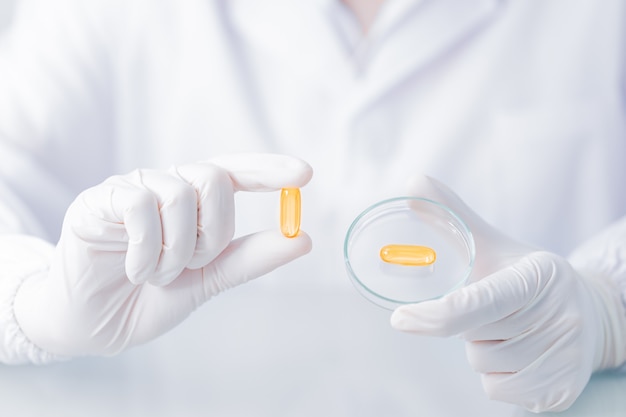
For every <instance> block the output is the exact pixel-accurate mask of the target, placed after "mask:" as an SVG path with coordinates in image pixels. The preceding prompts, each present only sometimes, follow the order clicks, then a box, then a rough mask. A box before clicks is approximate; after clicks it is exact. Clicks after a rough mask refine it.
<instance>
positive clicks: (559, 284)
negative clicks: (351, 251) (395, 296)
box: [391, 177, 626, 412]
mask: <svg viewBox="0 0 626 417" xmlns="http://www.w3.org/2000/svg"><path fill="white" fill-rule="evenodd" d="M410 194H411V195H415V196H420V197H425V198H429V199H432V200H436V201H439V202H441V203H443V204H445V205H447V206H448V207H450V208H451V209H452V210H453V211H454V212H456V213H457V214H458V215H459V216H460V217H461V218H462V219H464V220H465V221H466V222H467V224H468V226H469V228H470V230H471V231H472V233H473V235H474V239H475V244H476V263H475V267H474V270H473V272H472V276H471V278H470V284H468V285H467V286H465V287H463V288H461V289H459V290H457V291H455V292H453V293H451V294H448V295H447V296H444V297H442V298H440V299H437V300H433V301H428V302H423V303H420V304H413V305H405V306H401V307H399V308H397V309H396V310H395V311H394V313H393V315H392V316H391V324H392V326H393V327H394V328H395V329H397V330H401V331H405V332H410V333H414V334H418V335H429V336H442V337H445V336H452V335H458V336H460V337H461V338H462V339H464V340H465V341H466V353H467V358H468V360H469V363H470V365H471V366H472V368H473V369H474V370H476V371H477V372H479V373H480V374H481V376H482V383H483V387H484V390H485V391H486V393H487V395H488V396H489V397H490V398H492V399H495V400H500V401H505V402H509V403H513V404H518V405H520V406H523V407H525V408H526V409H528V410H530V411H534V412H539V411H560V410H564V409H566V408H568V407H569V406H570V405H571V404H572V403H573V402H574V400H575V399H576V398H577V397H578V395H579V394H580V393H581V392H582V390H583V388H584V387H585V385H586V384H587V382H588V380H589V378H590V375H591V374H592V372H593V371H595V370H599V369H605V368H611V367H615V366H619V365H620V364H622V363H623V362H624V361H625V360H626V357H625V355H626V347H625V344H626V314H625V312H624V307H623V305H622V303H621V302H620V296H619V290H618V289H617V288H616V286H615V284H614V283H612V282H611V281H609V280H608V279H605V278H604V277H602V276H582V274H580V273H579V272H577V271H576V270H574V268H573V267H572V266H571V265H570V263H569V262H568V261H567V260H566V259H564V258H562V257H560V256H558V255H555V254H553V253H548V252H545V251H538V250H536V249H534V248H532V247H529V246H527V245H524V244H521V243H518V242H515V241H513V240H512V239H510V238H508V237H506V236H504V235H503V234H501V233H499V232H498V231H497V230H495V229H494V228H493V227H491V226H489V225H488V224H487V223H486V222H484V221H483V220H482V219H481V218H479V217H478V216H477V215H476V214H475V213H473V212H472V211H471V210H470V209H469V208H468V207H467V206H466V205H465V204H464V203H463V202H462V201H461V200H460V199H459V198H458V197H457V196H456V195H455V194H454V193H453V192H452V191H450V190H449V189H447V188H446V187H445V186H443V185H442V184H440V183H438V182H437V181H435V180H433V179H431V178H428V177H417V178H415V180H414V181H412V183H411V185H410Z"/></svg>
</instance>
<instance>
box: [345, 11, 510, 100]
mask: <svg viewBox="0 0 626 417" xmlns="http://www.w3.org/2000/svg"><path fill="white" fill-rule="evenodd" d="M391 1H392V3H390V4H389V5H388V6H389V7H388V8H386V9H385V10H384V11H382V12H381V13H382V14H381V16H380V18H381V19H380V20H379V21H377V22H376V23H375V25H374V27H373V28H372V33H371V35H372V36H371V37H369V38H364V39H363V40H362V44H361V45H359V46H358V47H357V48H355V50H354V61H353V62H354V70H355V76H356V77H357V78H361V79H362V81H367V82H363V83H362V84H363V85H362V87H363V88H361V89H360V90H361V92H362V95H361V97H360V98H359V99H358V102H360V103H361V105H362V106H366V105H367V104H368V103H372V102H374V101H376V99H377V98H379V97H381V96H382V95H384V94H385V93H386V92H388V91H390V89H392V88H394V87H395V86H396V85H398V84H399V83H401V82H402V81H403V80H404V79H406V78H407V77H409V76H411V75H412V74H417V73H419V72H420V70H422V69H425V68H426V67H427V66H428V65H429V64H430V63H432V62H434V61H435V60H437V59H439V58H441V57H443V56H445V54H446V53H447V52H449V51H451V50H452V48H454V47H455V46H457V45H459V44H460V43H462V42H463V41H464V40H467V39H468V38H470V37H471V36H473V35H474V34H476V33H478V32H479V31H480V29H481V28H483V27H485V25H487V24H488V23H489V21H490V18H491V17H492V16H493V15H494V13H495V11H496V10H497V8H498V5H499V4H500V3H502V1H503V0H418V1H413V0H391Z"/></svg>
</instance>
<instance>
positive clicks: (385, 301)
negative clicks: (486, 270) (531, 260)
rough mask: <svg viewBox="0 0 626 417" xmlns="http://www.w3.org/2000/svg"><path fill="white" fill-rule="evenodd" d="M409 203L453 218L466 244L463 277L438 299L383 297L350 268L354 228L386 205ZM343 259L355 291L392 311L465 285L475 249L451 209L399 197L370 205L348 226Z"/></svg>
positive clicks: (434, 202) (465, 225) (418, 198)
mask: <svg viewBox="0 0 626 417" xmlns="http://www.w3.org/2000/svg"><path fill="white" fill-rule="evenodd" d="M410 201H419V202H423V203H427V204H432V205H433V206H435V207H436V208H439V209H441V210H443V211H445V212H446V213H447V214H448V215H449V216H450V217H451V218H453V219H454V220H455V221H456V222H457V223H458V224H459V225H460V226H461V227H462V230H460V232H461V235H462V236H463V240H464V241H465V243H466V246H467V250H468V256H469V262H468V264H467V268H466V273H465V275H464V276H463V277H461V278H460V279H459V280H458V282H457V283H456V285H454V286H453V287H451V288H449V289H448V291H446V292H445V293H443V294H441V295H439V296H438V297H431V298H428V299H421V300H415V301H402V300H397V299H394V298H390V297H387V296H384V295H382V294H380V293H378V292H376V291H373V290H372V289H370V288H369V287H368V286H367V285H365V284H364V283H363V282H362V281H361V280H360V279H359V277H358V275H357V274H356V272H354V269H353V268H352V265H351V263H350V256H349V253H348V252H349V244H350V241H351V237H352V235H353V233H354V231H355V229H356V227H357V226H358V225H359V224H360V223H361V221H362V220H363V219H364V218H365V217H366V216H368V215H370V214H371V213H372V212H373V211H375V210H377V209H380V208H381V207H382V206H387V205H392V204H395V203H401V202H410ZM343 258H344V264H345V267H346V270H347V271H348V275H349V276H350V278H352V282H353V283H354V284H356V288H357V290H359V292H360V293H361V294H362V295H363V296H364V297H365V298H366V299H367V300H369V301H371V302H372V303H374V304H376V305H378V306H380V307H383V308H386V309H388V310H393V309H395V308H396V307H398V306H400V305H403V304H413V303H419V302H423V301H428V300H432V299H436V298H440V297H442V296H444V295H446V294H448V293H450V292H452V291H454V290H456V289H458V288H460V287H461V286H462V285H465V283H466V282H467V280H468V279H469V277H470V275H471V273H472V270H473V267H474V261H475V258H476V247H475V243H474V236H473V235H472V232H471V230H470V228H469V227H468V226H467V223H466V222H465V221H464V220H463V219H462V218H461V217H459V216H458V215H457V214H456V213H455V212H454V211H453V210H452V209H450V208H449V207H448V206H446V205H445V204H442V203H439V202H438V201H435V200H431V199H428V198H423V197H414V196H399V197H393V198H388V199H386V200H382V201H379V202H377V203H374V204H372V205H370V206H369V207H367V208H366V209H365V210H363V211H362V212H361V213H360V214H359V215H358V216H357V217H356V218H355V219H354V220H353V221H352V223H351V224H350V227H349V228H348V231H347V232H346V236H345V238H344V244H343Z"/></svg>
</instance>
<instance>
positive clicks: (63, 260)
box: [14, 154, 312, 356]
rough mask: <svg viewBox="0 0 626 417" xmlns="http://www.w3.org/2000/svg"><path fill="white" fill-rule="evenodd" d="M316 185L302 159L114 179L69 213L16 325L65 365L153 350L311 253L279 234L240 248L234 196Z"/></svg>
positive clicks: (18, 303) (303, 243) (245, 240)
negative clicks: (151, 344)
mask: <svg viewBox="0 0 626 417" xmlns="http://www.w3.org/2000/svg"><path fill="white" fill-rule="evenodd" d="M311 175H312V170H311V168H310V166H309V165H308V164H306V163H305V162H303V161H301V160H298V159H295V158H291V157H287V156H281V155H271V154H237V155H229V156H225V157H221V158H218V159H215V160H212V161H210V162H207V163H196V164H190V165H183V166H178V167H174V168H172V169H170V170H169V171H167V172H165V171H156V170H137V171H134V172H132V173H130V174H128V175H123V176H114V177H111V178H109V179H107V180H106V181H104V182H103V183H102V184H100V185H98V186H96V187H93V188H90V189H88V190H86V191H84V192H83V193H82V194H80V195H79V196H78V198H77V199H76V200H75V201H74V202H73V203H72V205H71V206H70V207H69V209H68V210H67V213H66V217H65V220H64V224H63V229H62V233H61V237H60V240H59V242H58V245H57V247H56V252H55V254H54V257H53V261H52V264H51V266H50V269H49V271H48V272H47V273H44V274H41V275H39V276H35V277H31V278H29V279H27V280H26V281H25V282H24V283H23V284H22V286H21V287H20V289H19V291H18V293H17V296H16V298H15V305H14V311H15V317H16V320H17V322H18V324H19V325H20V327H21V329H22V331H23V332H24V334H25V335H26V337H27V338H28V339H29V340H30V341H32V342H33V343H34V344H35V345H36V346H37V347H39V348H41V349H43V350H45V351H47V352H50V353H53V354H57V355H65V356H77V355H113V354H116V353H118V352H120V351H122V350H124V349H126V348H128V347H131V346H134V345H138V344H141V343H144V342H147V341H149V340H151V339H154V338H156V337H157V336H159V335H161V334H163V333H165V332H167V331H168V330H169V329H171V328H173V327H174V326H176V325H177V324H179V323H180V322H181V321H182V320H183V319H185V318H186V317H187V316H188V315H189V314H190V313H191V312H192V311H193V310H195V309H196V308H197V307H198V306H200V305H201V304H202V303H204V302H205V301H207V300H208V299H209V298H211V297H212V296H214V295H216V294H218V293H220V292H221V291H224V290H226V289H228V288H231V287H234V286H236V285H239V284H242V283H244V282H246V281H248V280H251V279H253V278H256V277H258V276H261V275H263V274H266V273H268V272H270V271H272V270H273V269H275V268H277V267H278V266H280V265H283V264H285V263H287V262H289V261H291V260H293V259H295V258H297V257H299V256H301V255H304V254H305V253H307V252H309V250H310V248H311V241H310V238H309V237H308V236H307V235H306V234H305V233H303V232H301V233H300V234H299V235H298V236H297V237H295V238H285V237H284V236H282V235H281V233H280V231H279V227H278V225H277V227H276V230H266V231H261V232H258V233H254V234H251V235H248V236H244V237H241V238H239V239H236V240H232V238H233V233H234V226H235V223H234V214H235V212H234V193H235V192H236V191H270V190H276V189H280V188H281V187H301V186H304V185H305V184H306V183H307V182H308V181H309V179H310V178H311ZM276 204H277V207H278V205H279V202H278V199H277V201H276Z"/></svg>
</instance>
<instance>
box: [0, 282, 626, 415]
mask: <svg viewBox="0 0 626 417" xmlns="http://www.w3.org/2000/svg"><path fill="white" fill-rule="evenodd" d="M296 282H297V279H296ZM287 287H288V288H286V289H285V288H283V286H281V285H269V286H265V285H258V283H249V284H247V285H245V286H243V287H240V288H236V289H234V290H231V291H229V292H227V293H225V294H222V295H220V296H218V297H216V298H214V299H213V300H211V301H209V303H207V304H206V305H204V306H203V307H202V308H200V309H199V310H198V311H196V312H195V313H194V314H193V315H192V316H191V317H190V318H189V319H188V320H187V321H186V322H184V323H183V324H182V325H181V326H179V327H178V328H176V329H175V330H173V331H172V332H170V333H168V334H167V335H165V336H163V337H161V338H160V339H158V340H156V341H154V342H152V343H150V344H147V345H145V346H141V347H137V348H134V349H131V350H129V351H127V352H126V353H124V354H122V355H119V356H117V357H113V358H82V359H76V360H72V361H70V362H67V363H61V364H54V365H50V366H44V367H36V366H25V367H8V366H2V367H0V416H19V417H27V416H65V417H71V416H91V417H97V416H151V417H158V416H173V415H176V416H220V417H222V416H268V417H269V416H272V417H279V416H305V417H306V416H324V417H334V416H359V417H364V416H394V417H402V416H413V417H415V416H420V417H421V416H428V417H430V416H433V417H448V416H450V417H459V416H470V417H471V416H477V417H478V416H480V417H496V416H497V417H521V416H536V415H537V414H533V413H529V412H525V411H524V410H522V409H520V408H518V407H515V406H512V405H509V404H504V403H500V402H496V401H491V400H489V399H487V398H486V396H485V394H484V393H483V391H482V388H481V385H480V378H479V376H478V375H476V374H475V373H473V372H472V371H471V369H470V368H469V366H468V364H467V362H466V360H465V353H464V350H463V343H462V342H461V341H460V340H457V339H443V340H441V339H431V338H423V337H415V336H411V335H407V334H401V333H398V332H396V331H394V330H393V329H391V328H390V326H389V324H388V320H389V315H390V312H388V311H386V310H383V309H380V308H378V307H376V306H374V305H372V304H370V303H369V302H368V301H365V300H363V299H362V298H361V297H360V296H359V295H358V294H357V293H356V292H355V291H353V290H352V288H350V287H349V286H346V287H343V286H340V287H339V288H335V289H333V290H321V289H319V288H318V289H317V290H313V289H307V290H302V289H300V290H295V288H296V287H297V285H293V286H292V287H291V289H289V286H287ZM539 415H541V414H539ZM545 415H552V414H549V413H548V414H545ZM558 415H559V416H563V417H573V416H577V417H578V416H593V417H604V416H607V417H608V416H622V417H623V416H626V375H624V376H621V375H617V374H604V375H597V376H595V377H594V378H593V379H592V381H591V383H590V384H589V386H588V387H587V389H586V391H585V392H584V393H583V395H582V396H581V397H580V398H579V400H578V401H577V402H576V403H575V404H574V406H573V407H572V408H570V409H569V410H568V411H566V412H564V413H560V414H558Z"/></svg>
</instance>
